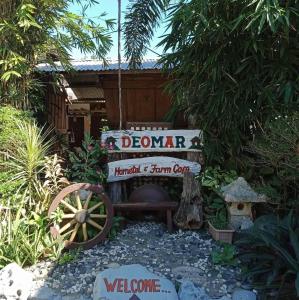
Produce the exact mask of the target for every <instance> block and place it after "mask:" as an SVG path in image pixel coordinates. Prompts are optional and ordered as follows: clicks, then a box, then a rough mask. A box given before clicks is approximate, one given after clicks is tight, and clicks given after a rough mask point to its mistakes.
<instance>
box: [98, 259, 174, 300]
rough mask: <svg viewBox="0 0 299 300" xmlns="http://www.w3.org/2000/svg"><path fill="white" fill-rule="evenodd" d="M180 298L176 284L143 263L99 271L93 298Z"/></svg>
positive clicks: (120, 299) (110, 299)
mask: <svg viewBox="0 0 299 300" xmlns="http://www.w3.org/2000/svg"><path fill="white" fill-rule="evenodd" d="M116 299H117V300H153V299H155V300H178V295H177V293H176V290H175V287H174V285H173V284H172V283H171V281H169V280H168V279H164V278H161V277H159V276H157V275H155V274H153V273H151V272H149V271H148V270H147V269H146V268H145V267H143V266H141V265H137V264H136V265H126V266H121V267H119V268H114V269H107V270H105V271H103V272H101V273H99V274H98V275H97V277H96V281H95V284H94V288H93V300H116Z"/></svg>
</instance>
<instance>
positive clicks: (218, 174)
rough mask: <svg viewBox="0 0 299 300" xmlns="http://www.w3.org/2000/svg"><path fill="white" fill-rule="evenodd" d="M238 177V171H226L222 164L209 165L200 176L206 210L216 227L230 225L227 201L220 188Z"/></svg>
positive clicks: (224, 227)
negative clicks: (221, 166)
mask: <svg viewBox="0 0 299 300" xmlns="http://www.w3.org/2000/svg"><path fill="white" fill-rule="evenodd" d="M237 177H238V176H237V173H236V171H234V170H230V171H224V170H222V169H221V168H220V166H216V167H207V168H206V169H205V170H204V172H203V173H202V174H201V175H200V176H199V180H200V182H201V186H202V193H203V198H204V212H205V215H206V218H207V219H208V220H209V221H210V222H211V223H212V225H213V226H214V227H215V228H216V229H227V226H228V216H227V209H226V203H225V201H224V199H223V198H222V195H221V193H220V188H221V187H222V186H224V185H227V184H230V183H231V182H233V181H234V180H235V179H237Z"/></svg>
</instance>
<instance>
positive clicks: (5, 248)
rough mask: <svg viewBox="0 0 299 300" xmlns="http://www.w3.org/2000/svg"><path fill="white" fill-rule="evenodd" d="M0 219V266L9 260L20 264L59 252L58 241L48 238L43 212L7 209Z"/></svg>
mask: <svg viewBox="0 0 299 300" xmlns="http://www.w3.org/2000/svg"><path fill="white" fill-rule="evenodd" d="M0 221H1V229H0V268H2V267H4V266H5V265H6V264H8V263H10V262H13V261H14V262H16V263H18V264H19V265H21V266H23V265H32V264H35V263H37V262H38V260H40V259H41V258H45V257H50V258H52V257H53V256H54V257H55V256H58V255H59V253H57V252H60V251H61V249H62V247H61V245H62V241H60V240H53V239H52V237H51V235H50V233H49V228H48V220H47V218H46V217H44V216H43V215H39V214H36V213H34V212H32V213H26V214H22V215H18V213H16V212H15V211H13V210H10V209H9V210H7V211H6V213H5V214H4V216H3V215H1V218H0Z"/></svg>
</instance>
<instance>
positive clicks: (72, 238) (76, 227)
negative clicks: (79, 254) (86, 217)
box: [70, 223, 81, 242]
mask: <svg viewBox="0 0 299 300" xmlns="http://www.w3.org/2000/svg"><path fill="white" fill-rule="evenodd" d="M80 225H81V224H80V223H77V224H76V226H75V228H74V230H73V232H72V235H71V237H70V242H72V241H73V240H74V239H75V237H76V235H77V232H78V229H79V227H80Z"/></svg>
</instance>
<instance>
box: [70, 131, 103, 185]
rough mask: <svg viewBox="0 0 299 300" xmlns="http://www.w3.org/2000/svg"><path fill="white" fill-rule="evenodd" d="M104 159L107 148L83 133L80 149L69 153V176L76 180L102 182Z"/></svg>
mask: <svg viewBox="0 0 299 300" xmlns="http://www.w3.org/2000/svg"><path fill="white" fill-rule="evenodd" d="M106 159H107V149H105V148H101V146H100V144H99V143H97V142H96V141H95V140H94V139H93V138H92V137H91V136H90V135H88V134H85V137H84V140H83V142H82V147H81V148H80V150H78V151H76V152H70V153H69V161H70V167H69V170H68V172H69V176H70V178H71V179H72V180H73V181H76V182H88V183H95V184H97V183H103V182H104V181H105V179H106V174H105V173H104V172H103V169H104V164H105V162H106Z"/></svg>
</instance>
